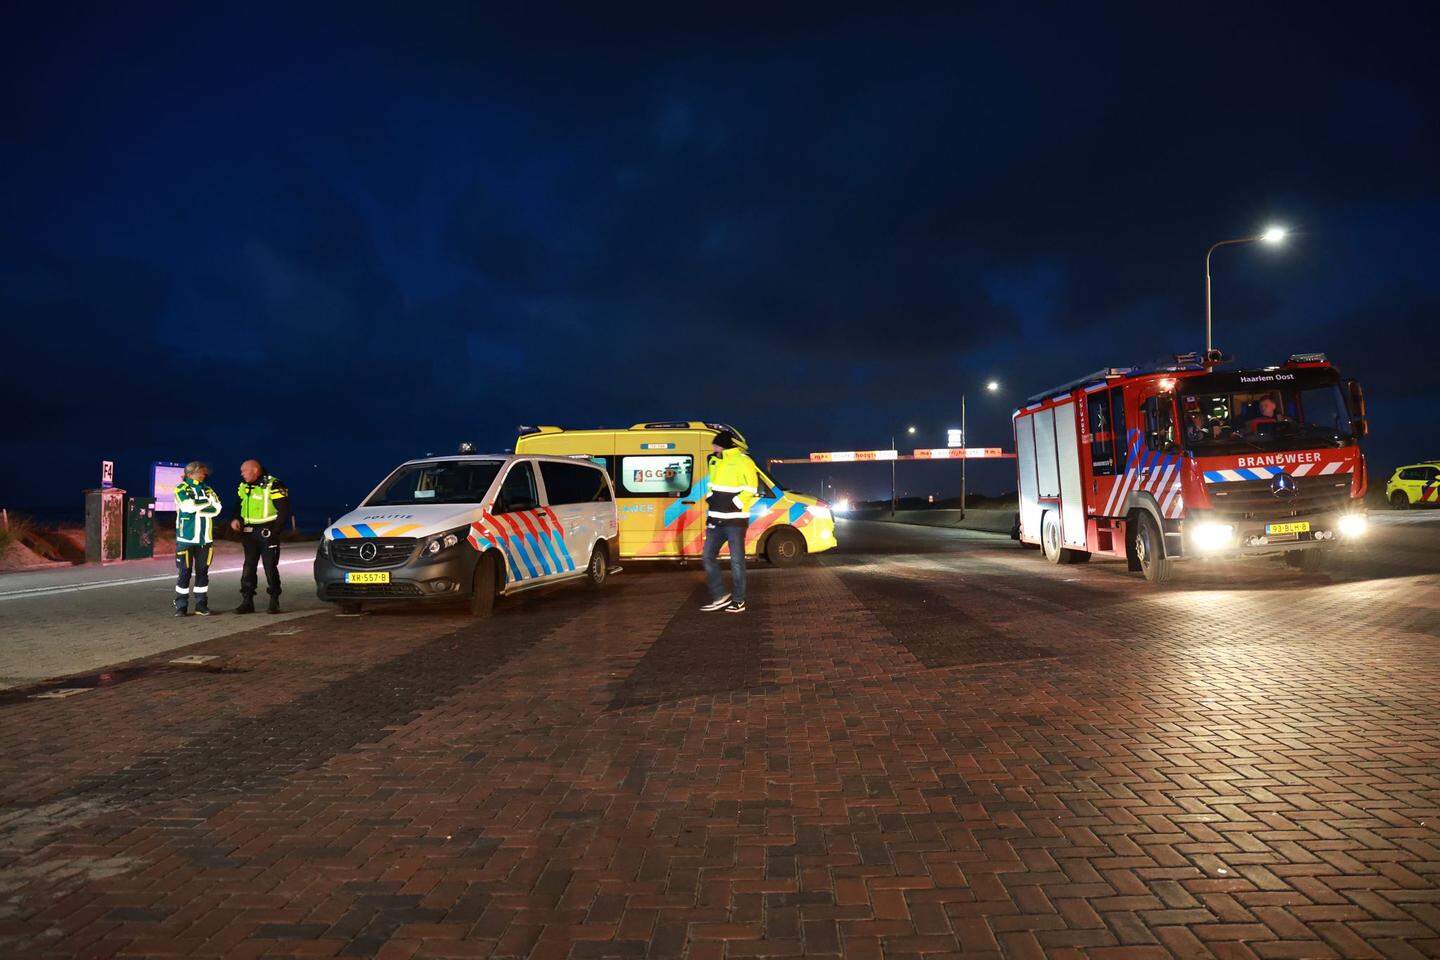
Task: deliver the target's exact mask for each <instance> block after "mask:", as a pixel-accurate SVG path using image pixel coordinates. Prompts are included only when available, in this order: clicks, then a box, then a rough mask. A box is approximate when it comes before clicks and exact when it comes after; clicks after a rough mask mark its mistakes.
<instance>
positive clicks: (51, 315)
mask: <svg viewBox="0 0 1440 960" xmlns="http://www.w3.org/2000/svg"><path fill="white" fill-rule="evenodd" d="M1356 16H1360V15H1358V14H1357V15H1356ZM1428 17H1429V13H1428V10H1427V9H1426V8H1424V7H1405V6H1396V7H1391V8H1387V9H1386V10H1385V11H1382V12H1376V11H1365V13H1364V15H1363V23H1350V22H1344V21H1340V20H1338V19H1336V20H1331V19H1327V18H1326V17H1323V16H1316V15H1315V14H1314V12H1313V11H1312V10H1309V9H1308V8H1293V9H1292V8H1287V7H1281V6H1273V7H1263V8H1243V9H1242V8H1233V9H1211V10H1208V11H1205V12H1199V11H1187V12H1186V13H1185V14H1184V15H1183V16H1182V15H1180V14H1178V13H1175V12H1174V11H1171V10H1168V9H1165V8H1160V7H1155V6H1153V5H1137V6H1133V7H1110V8H1105V9H1104V10H1098V11H1097V10H1096V9H1094V8H1073V9H1072V8H1067V7H1055V8H1051V9H1048V10H1029V11H1016V12H1013V13H1006V12H1001V11H998V10H997V11H983V12H980V13H971V14H963V13H962V14H948V13H941V12H916V11H910V12H904V11H898V12H895V13H894V14H883V15H882V14H865V15H839V14H834V13H830V12H826V13H825V14H823V15H816V14H814V13H812V12H810V11H806V10H804V9H803V8H799V7H793V8H786V9H785V10H784V11H780V12H778V13H777V12H776V11H773V10H767V11H764V13H763V15H760V14H757V15H754V16H740V15H735V14H734V13H733V11H727V13H726V15H724V16H720V15H713V16H712V15H709V14H707V13H705V12H703V11H700V12H695V11H689V10H672V11H670V12H668V13H662V14H658V15H657V14H655V13H653V12H651V13H646V14H641V13H639V12H634V13H627V12H626V11H623V10H618V11H617V10H614V9H610V8H606V9H605V11H604V12H603V13H601V12H599V11H598V10H596V9H583V8H582V9H579V10H576V11H569V12H563V13H562V12H559V11H548V10H547V11H545V12H544V13H543V14H541V13H536V14H527V13H514V12H509V13H497V12H496V10H495V9H494V8H487V7H477V6H474V5H469V4H462V5H454V6H446V5H439V6H435V5H432V6H430V7H427V8H425V9H424V10H421V11H418V12H417V11H408V12H406V13H404V14H401V13H397V12H396V11H395V9H394V8H393V7H388V6H383V5H376V6H366V5H347V6H345V7H335V8H329V9H326V8H319V7H310V8H305V9H301V10H296V9H285V10H281V9H279V8H267V7H264V6H260V7H251V8H246V9H244V10H221V9H219V8H200V7H194V6H177V7H174V8H171V9H168V10H165V11H161V10H158V9H151V10H147V11H146V12H144V13H143V14H136V13H134V12H124V13H121V12H119V11H117V12H116V13H114V14H104V13H99V14H96V15H94V16H86V17H83V18H81V17H75V16H70V15H67V14H64V13H63V12H56V11H50V10H46V9H42V8H31V9H29V10H27V11H22V12H20V13H17V14H15V15H14V16H13V18H12V26H13V28H14V30H13V35H23V36H25V37H26V38H27V43H26V44H25V45H24V47H23V48H22V49H20V50H19V51H18V55H17V56H15V57H12V58H7V60H6V62H5V63H4V64H3V65H0V70H3V71H4V72H3V74H0V79H3V80H4V83H3V84H0V97H3V100H0V166H3V168H4V169H6V171H7V176H6V178H5V179H4V181H3V183H0V213H3V216H4V218H5V223H6V230H5V231H4V237H5V239H4V240H3V241H0V243H3V246H0V257H3V261H0V317H3V318H4V322H5V325H6V327H7V329H8V330H9V331H11V332H10V333H8V334H7V336H8V340H7V351H6V353H7V360H8V362H7V366H6V371H5V377H4V380H3V384H0V391H3V394H4V397H3V399H4V401H5V402H6V404H7V409H20V410H26V411H39V413H38V415H35V416H29V417H24V418H21V421H20V422H18V423H16V424H15V425H14V427H13V428H12V429H11V431H10V432H9V433H8V435H7V438H6V442H5V443H4V444H3V449H0V477H3V480H0V500H4V501H8V502H13V503H18V504H24V503H35V502H40V501H42V500H44V499H53V498H55V497H56V496H57V494H56V493H55V492H54V491H56V490H59V491H70V490H75V489H78V488H79V487H81V486H83V485H85V484H86V483H88V482H89V480H90V474H91V473H92V472H93V467H92V464H93V461H94V460H97V459H99V458H100V457H101V456H105V455H113V456H116V457H118V458H120V460H121V463H122V476H124V470H125V469H126V466H127V465H129V468H130V469H132V470H134V471H139V470H140V468H141V467H142V466H143V464H144V463H145V462H147V461H148V459H151V458H161V457H163V458H179V459H188V458H190V457H191V456H194V455H200V456H210V457H213V458H215V459H217V460H221V461H228V460H231V459H238V458H240V457H243V456H247V455H254V454H259V455H261V456H264V457H265V458H266V459H267V460H268V461H270V462H272V463H275V464H276V465H277V467H284V468H286V469H289V470H291V471H295V472H297V474H299V475H300V476H301V477H302V478H303V480H304V485H306V486H307V487H308V488H309V490H310V493H309V495H310V496H313V497H314V499H315V500H316V501H321V500H323V501H325V502H326V503H340V502H344V501H346V500H351V499H353V498H354V497H355V496H356V495H358V493H360V492H363V490H364V489H365V488H366V487H367V486H368V484H369V483H370V481H371V480H373V479H374V478H375V477H376V476H377V475H378V474H379V472H380V471H382V470H383V469H385V467H387V466H388V465H389V464H390V463H391V462H393V461H394V460H396V459H398V458H400V457H403V456H407V455H411V454H414V453H417V452H424V451H425V450H430V449H444V448H448V447H449V446H450V445H451V444H452V443H453V442H454V441H455V440H456V439H458V438H460V437H466V438H470V439H475V440H477V441H479V442H480V443H481V444H482V445H483V446H488V447H505V446H508V445H509V442H510V438H511V437H512V436H513V434H512V432H511V431H512V429H513V425H514V424H515V423H517V422H521V421H524V422H555V423H572V424H582V425H593V424H597V423H620V424H624V423H630V422H635V421H639V420H644V419H650V418H654V417H657V416H661V417H675V416H691V415H696V416H701V417H704V418H709V419H720V420H729V421H733V422H735V423H736V424H737V425H739V426H740V427H741V428H742V429H745V430H746V432H747V433H749V434H750V436H751V438H752V440H754V441H755V442H756V443H757V444H759V445H761V446H762V447H763V448H764V449H765V450H766V452H768V453H772V454H780V453H783V454H794V453H801V452H804V451H805V450H807V449H812V448H820V447H836V446H838V447H853V446H871V445H879V444H881V443H883V442H886V441H888V437H889V434H890V432H891V431H892V430H894V429H899V428H903V426H904V425H907V424H909V423H911V422H916V423H918V424H919V425H920V426H921V427H922V431H923V432H924V433H925V434H926V435H927V438H926V439H924V440H923V441H922V442H926V443H939V442H941V440H940V438H941V437H942V436H943V434H942V431H943V430H944V428H946V427H949V426H954V425H955V420H956V419H957V418H958V405H959V404H958V399H959V395H960V394H961V393H968V394H970V395H971V396H970V399H971V401H972V402H971V403H970V405H969V406H970V418H971V421H972V423H971V426H972V431H971V432H972V436H973V437H975V438H976V439H977V440H978V441H982V442H986V443H997V444H1000V443H1004V444H1006V445H1008V442H1007V441H1006V440H1005V438H1006V436H1007V434H1008V425H1009V418H1008V413H1009V404H1011V403H1013V402H1015V401H1017V400H1019V399H1021V398H1023V397H1024V396H1025V395H1028V394H1030V393H1032V392H1036V391H1038V390H1041V389H1043V388H1044V387H1047V386H1049V385H1050V384H1052V383H1055V382H1058V381H1061V380H1067V379H1070V378H1072V377H1074V376H1076V375H1077V374H1079V373H1081V372H1084V371H1087V370H1091V369H1095V368H1098V367H1101V366H1107V365H1128V364H1131V363H1137V362H1144V361H1145V360H1147V359H1151V358H1155V357H1161V356H1164V355H1165V354H1167V353H1169V352H1174V351H1184V350H1192V349H1196V348H1198V347H1199V345H1200V336H1201V332H1202V320H1203V300H1202V295H1203V287H1202V279H1203V275H1202V272H1201V269H1202V267H1203V255H1204V249H1205V247H1206V246H1207V245H1208V243H1209V242H1211V241H1212V240H1215V239H1219V238H1221V237H1226V236H1233V235H1236V234H1237V233H1243V232H1246V231H1249V230H1251V229H1252V228H1254V227H1255V226H1256V225H1258V224H1260V223H1262V222H1265V221H1266V220H1268V219H1270V218H1272V217H1273V218H1282V219H1284V220H1285V221H1286V222H1288V223H1291V224H1292V225H1294V226H1297V227H1301V228H1303V229H1302V231H1301V233H1300V234H1299V235H1298V236H1297V237H1296V239H1295V242H1294V243H1293V244H1291V245H1290V246H1289V248H1287V249H1285V250H1281V251H1269V250H1259V249H1246V248H1235V249H1229V250H1227V251H1225V252H1224V254H1223V255H1217V260H1216V271H1215V272H1216V297H1215V309H1216V330H1217V339H1218V340H1219V342H1220V343H1221V344H1222V345H1224V346H1226V348H1227V349H1231V350H1233V351H1234V352H1235V353H1236V354H1237V356H1239V357H1240V358H1241V359H1242V360H1243V361H1245V362H1255V363H1261V362H1273V361H1275V360H1277V359H1278V360H1283V359H1284V355H1285V354H1287V353H1288V352H1290V351H1291V350H1311V349H1325V350H1328V351H1329V352H1330V353H1331V354H1332V356H1334V357H1335V358H1336V359H1337V360H1338V361H1340V362H1341V363H1342V364H1343V365H1344V366H1345V368H1346V370H1347V371H1348V372H1350V373H1353V374H1354V375H1356V376H1359V377H1361V378H1362V379H1364V380H1366V382H1367V383H1368V384H1369V385H1370V390H1371V396H1372V398H1374V399H1375V400H1376V411H1375V417H1374V421H1375V435H1374V438H1373V440H1372V450H1373V451H1374V452H1375V453H1376V456H1377V459H1378V460H1380V461H1382V462H1383V463H1388V462H1392V461H1394V460H1402V459H1408V458H1410V457H1413V456H1416V455H1419V454H1422V453H1424V454H1427V455H1433V452H1434V449H1435V448H1437V447H1440V427H1436V426H1435V425H1434V424H1433V423H1432V422H1431V420H1430V418H1429V417H1428V416H1425V415H1423V414H1422V413H1420V412H1419V411H1420V410H1421V408H1422V407H1429V406H1431V405H1432V401H1433V399H1434V398H1435V397H1436V396H1437V394H1440V384H1437V383H1436V382H1435V374H1434V373H1433V372H1431V370H1430V367H1429V366H1428V365H1426V364H1424V362H1423V359H1422V357H1421V356H1420V355H1419V352H1418V351H1416V350H1413V349H1410V350H1407V349H1399V348H1397V337H1398V338H1402V339H1403V336H1404V334H1401V333H1397V332H1395V331H1414V330H1421V329H1428V327H1429V325H1430V323H1429V318H1430V317H1432V316H1433V315H1434V312H1435V309H1436V306H1437V301H1440V282H1437V281H1436V280H1435V278H1434V274H1433V269H1432V267H1431V263H1432V261H1433V259H1434V255H1435V253H1436V250H1435V238H1434V236H1433V224H1434V222H1435V217H1436V214H1437V212H1440V196H1437V191H1440V177H1437V173H1440V163H1437V133H1436V132H1437V107H1436V104H1435V101H1434V98H1433V96H1431V95H1430V93H1429V91H1430V90H1432V89H1434V87H1435V86H1436V85H1437V81H1440V76H1437V75H1436V73H1437V71H1436V69H1435V68H1434V66H1433V58H1432V57H1431V56H1430V52H1429V50H1428V40H1427V37H1428V35H1429V31H1428V29H1427V27H1428V25H1429V23H1430V21H1429V20H1428ZM17 358H18V359H17ZM992 376H993V377H998V378H1000V379H1001V380H1002V382H1004V384H1005V393H1004V394H1003V395H1002V396H1001V397H998V398H997V397H993V396H983V397H979V398H977V396H976V395H975V393H976V390H977V388H978V387H979V385H980V384H981V383H983V382H984V380H986V379H988V378H990V377H992ZM39 463H44V464H46V467H45V469H43V470H37V469H35V466H34V465H35V464H39ZM936 469H938V468H936ZM133 475H135V474H132V476H133ZM982 476H985V474H984V472H983V471H982ZM985 482H987V483H991V484H993V485H996V486H999V485H1003V484H1004V482H1005V480H1004V474H1003V471H999V472H995V471H991V472H990V474H989V475H988V479H986V481H985ZM875 484H876V488H877V489H878V488H879V487H880V486H883V485H884V484H883V483H882V482H881V481H879V480H878V479H877V480H876V481H875ZM63 495H64V496H69V494H68V493H66V494H63Z"/></svg>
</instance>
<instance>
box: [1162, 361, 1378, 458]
mask: <svg viewBox="0 0 1440 960" xmlns="http://www.w3.org/2000/svg"><path fill="white" fill-rule="evenodd" d="M1179 393H1180V418H1181V423H1182V424H1183V425H1184V431H1185V442H1186V445H1187V446H1189V447H1190V449H1192V450H1194V451H1195V452H1196V453H1198V454H1200V455H1202V456H1204V455H1210V454H1226V453H1243V452H1246V451H1250V450H1298V449H1303V448H1308V447H1319V446H1343V445H1345V444H1347V443H1350V442H1352V441H1353V440H1354V432H1353V431H1352V430H1351V427H1350V412H1349V409H1348V407H1347V405H1346V402H1345V396H1344V394H1342V393H1341V391H1340V384H1339V381H1338V378H1337V377H1336V375H1335V373H1334V371H1315V372H1311V371H1300V372H1291V371H1261V372H1258V373H1226V374H1214V375H1211V376H1209V377H1196V378H1194V379H1192V380H1185V381H1181V386H1180V390H1179Z"/></svg>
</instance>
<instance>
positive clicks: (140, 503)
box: [125, 497, 155, 560]
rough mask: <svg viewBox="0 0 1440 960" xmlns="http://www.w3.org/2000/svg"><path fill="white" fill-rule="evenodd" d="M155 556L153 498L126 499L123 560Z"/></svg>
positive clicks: (144, 558)
mask: <svg viewBox="0 0 1440 960" xmlns="http://www.w3.org/2000/svg"><path fill="white" fill-rule="evenodd" d="M153 556H155V498H154V497H127V498H126V500H125V559H126V560H146V559H149V558H150V557H153Z"/></svg>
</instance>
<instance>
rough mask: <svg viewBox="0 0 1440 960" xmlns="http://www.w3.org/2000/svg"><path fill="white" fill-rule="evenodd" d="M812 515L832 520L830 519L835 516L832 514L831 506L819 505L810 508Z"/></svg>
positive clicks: (817, 518)
mask: <svg viewBox="0 0 1440 960" xmlns="http://www.w3.org/2000/svg"><path fill="white" fill-rule="evenodd" d="M810 515H811V516H813V517H814V518H815V519H816V520H830V519H833V518H832V517H831V516H830V508H829V507H819V506H816V507H811V508H810Z"/></svg>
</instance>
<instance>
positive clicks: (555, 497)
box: [540, 460, 610, 507]
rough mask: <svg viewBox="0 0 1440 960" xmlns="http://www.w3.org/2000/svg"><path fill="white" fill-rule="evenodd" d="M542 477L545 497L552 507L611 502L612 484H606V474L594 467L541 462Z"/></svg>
mask: <svg viewBox="0 0 1440 960" xmlns="http://www.w3.org/2000/svg"><path fill="white" fill-rule="evenodd" d="M540 476H541V478H543V479H544V481H545V496H546V497H547V498H548V499H549V501H550V506H552V507H558V506H560V505H562V504H566V503H608V502H609V500H610V484H608V483H606V482H605V474H604V473H603V472H601V471H600V470H597V469H595V468H594V467H584V466H581V465H580V464H578V463H551V462H550V461H548V460H541V461H540Z"/></svg>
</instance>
